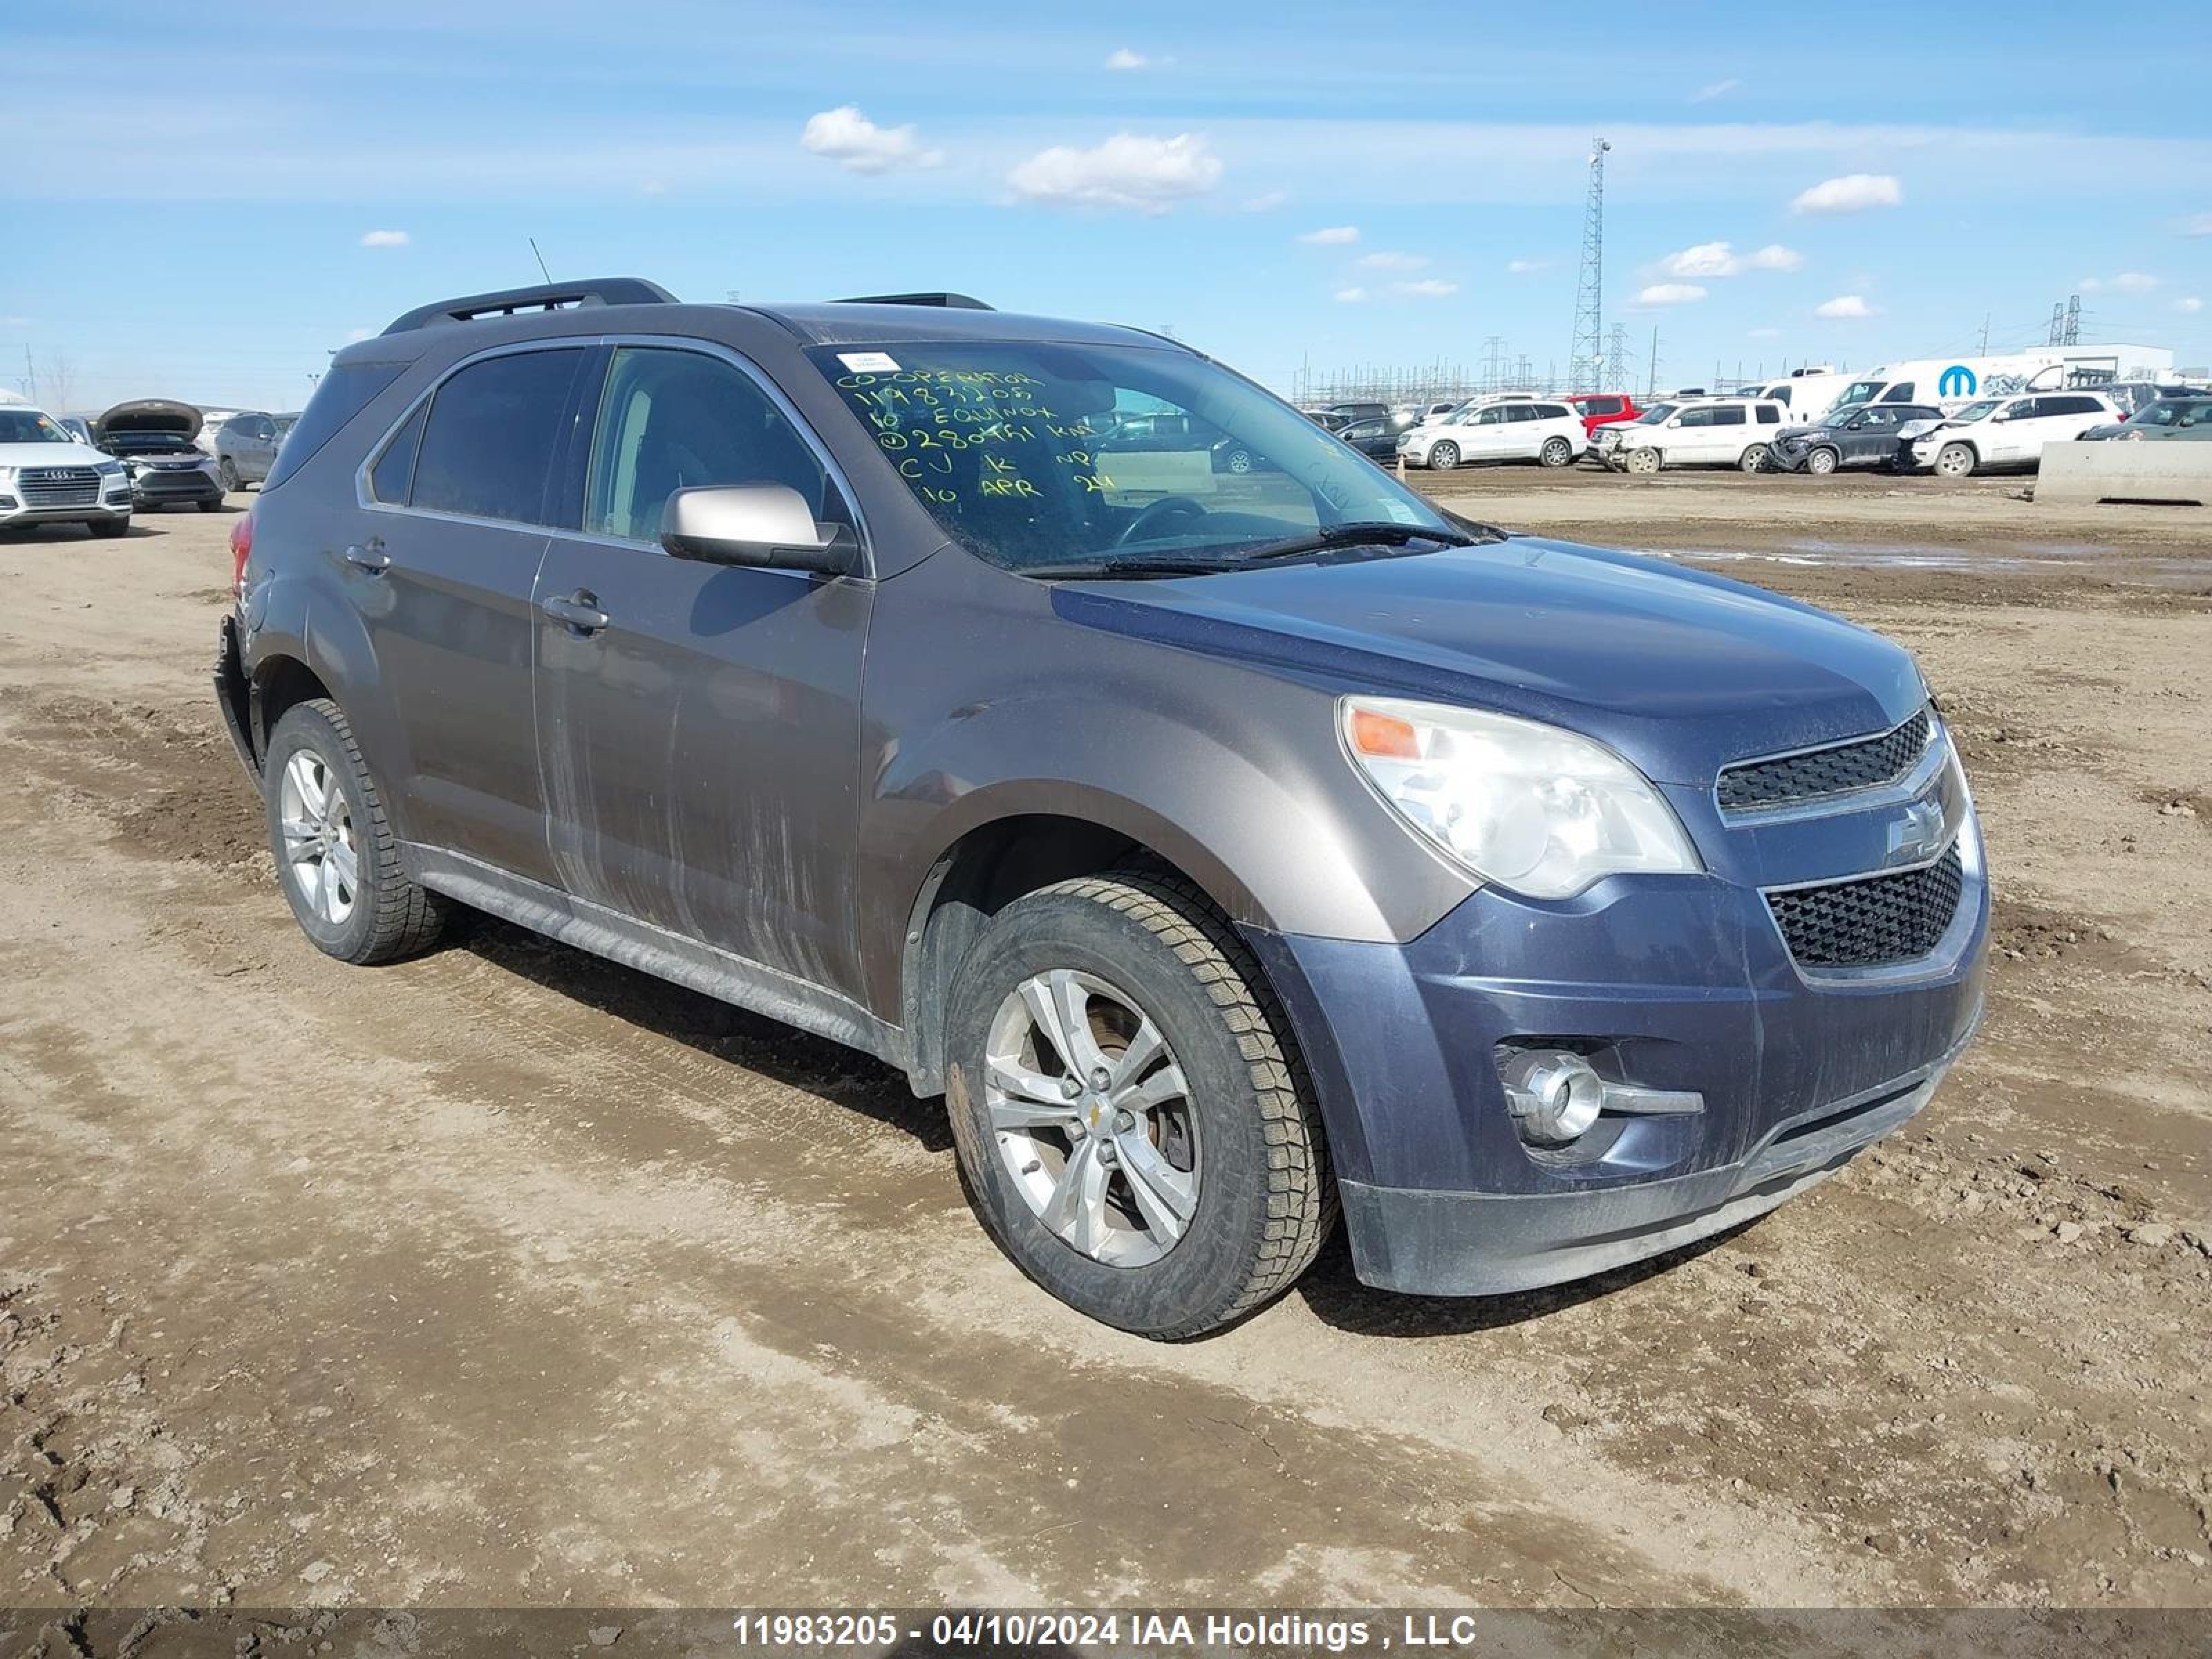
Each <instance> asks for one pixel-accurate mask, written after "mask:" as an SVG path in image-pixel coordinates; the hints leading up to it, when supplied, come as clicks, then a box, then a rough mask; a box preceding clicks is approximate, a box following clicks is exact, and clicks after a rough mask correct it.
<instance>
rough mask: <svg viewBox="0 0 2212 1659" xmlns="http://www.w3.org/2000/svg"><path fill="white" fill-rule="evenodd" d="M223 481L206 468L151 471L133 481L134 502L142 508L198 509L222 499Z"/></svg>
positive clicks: (132, 499)
mask: <svg viewBox="0 0 2212 1659" xmlns="http://www.w3.org/2000/svg"><path fill="white" fill-rule="evenodd" d="M223 494H224V492H223V488H222V480H221V479H219V478H217V477H216V476H215V474H214V473H212V472H210V471H207V470H206V469H205V468H204V467H197V466H194V467H186V468H180V469H179V470H178V471H173V472H167V471H145V472H141V473H139V474H137V476H136V477H133V478H132V479H131V501H132V503H133V504H134V505H136V506H138V507H197V506H198V505H199V504H200V503H201V502H203V501H221V500H222V499H223Z"/></svg>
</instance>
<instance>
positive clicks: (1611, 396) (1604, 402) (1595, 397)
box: [1567, 392, 1644, 438]
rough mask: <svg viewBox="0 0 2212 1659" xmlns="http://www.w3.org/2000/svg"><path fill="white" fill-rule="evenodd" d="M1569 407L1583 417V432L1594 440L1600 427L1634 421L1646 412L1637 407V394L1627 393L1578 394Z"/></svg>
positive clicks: (1568, 400)
mask: <svg viewBox="0 0 2212 1659" xmlns="http://www.w3.org/2000/svg"><path fill="white" fill-rule="evenodd" d="M1567 406H1568V407H1569V408H1570V409H1571V410H1574V411H1575V413H1576V414H1577V415H1579V416H1582V420H1583V432H1584V433H1585V434H1587V435H1589V436H1590V437H1592V438H1595V437H1596V436H1597V429H1598V428H1600V427H1601V426H1612V425H1614V424H1615V423H1617V422H1621V421H1632V420H1634V419H1635V418H1636V417H1637V416H1638V415H1641V414H1642V413H1643V412H1644V411H1643V410H1640V409H1638V407H1637V406H1636V398H1635V394H1633V393H1632V392H1577V393H1576V394H1575V395H1574V396H1573V397H1571V398H1568V399H1567Z"/></svg>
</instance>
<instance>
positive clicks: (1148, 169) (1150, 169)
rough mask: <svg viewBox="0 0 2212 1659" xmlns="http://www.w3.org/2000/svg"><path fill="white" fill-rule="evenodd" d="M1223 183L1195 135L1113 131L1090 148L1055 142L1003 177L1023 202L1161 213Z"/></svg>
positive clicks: (1217, 161) (1214, 161)
mask: <svg viewBox="0 0 2212 1659" xmlns="http://www.w3.org/2000/svg"><path fill="white" fill-rule="evenodd" d="M1220 180H1221V158H1220V157H1218V155H1215V154H1214V153H1213V151H1212V149H1210V148H1209V147H1208V146H1207V144H1206V140H1205V138H1204V137H1202V136H1200V134H1197V133H1194V132H1184V133H1178V134H1177V135H1176V137H1172V138H1142V137H1138V136H1137V135H1135V134H1134V133H1128V132H1117V133H1115V135H1114V136H1113V137H1111V138H1109V139H1108V140H1107V141H1106V142H1105V143H1103V144H1100V145H1098V146H1097V147H1096V148H1094V149H1074V148H1073V147H1071V146H1069V145H1066V144H1055V145H1054V146H1053V147H1052V148H1051V149H1043V150H1039V151H1038V152H1037V153H1036V155H1032V156H1030V159H1029V160H1028V161H1024V162H1023V163H1021V164H1020V165H1019V166H1018V167H1015V168H1014V170H1013V171H1012V173H1008V174H1007V175H1006V182H1007V183H1008V184H1010V185H1012V186H1013V188H1014V193H1015V194H1016V195H1017V196H1019V197H1022V198H1023V199H1024V201H1030V202H1051V203H1058V204H1062V205H1064V206H1069V207H1107V208H1129V209H1132V210H1134V211H1136V212H1139V213H1165V212H1166V211H1167V210H1169V209H1170V208H1171V207H1173V206H1174V205H1175V204H1176V203H1177V202H1179V201H1182V200H1184V199H1186V198H1187V197H1193V196H1203V195H1204V194H1206V191H1210V190H1212V188H1213V187H1214V185H1217V184H1218V183H1219V182H1220Z"/></svg>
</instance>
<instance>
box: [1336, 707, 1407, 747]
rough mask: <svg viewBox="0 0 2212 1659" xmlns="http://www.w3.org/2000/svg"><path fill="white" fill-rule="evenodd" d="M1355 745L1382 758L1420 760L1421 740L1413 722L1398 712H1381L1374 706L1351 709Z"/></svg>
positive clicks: (1353, 744) (1353, 745)
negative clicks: (1400, 715)
mask: <svg viewBox="0 0 2212 1659" xmlns="http://www.w3.org/2000/svg"><path fill="white" fill-rule="evenodd" d="M1352 747H1353V748H1354V749H1357V750H1358V751H1359V752H1360V753H1361V754H1363V755H1372V756H1374V757H1376V758H1377V759H1379V760H1419V758H1420V757H1421V745H1420V740H1419V738H1417V737H1416V736H1415V735H1414V732H1413V725H1412V723H1411V722H1410V721H1407V720H1400V719H1399V718H1398V717H1397V716H1396V715H1395V714H1376V712H1375V711H1374V710H1373V709H1371V708H1354V709H1353V710H1352Z"/></svg>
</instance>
